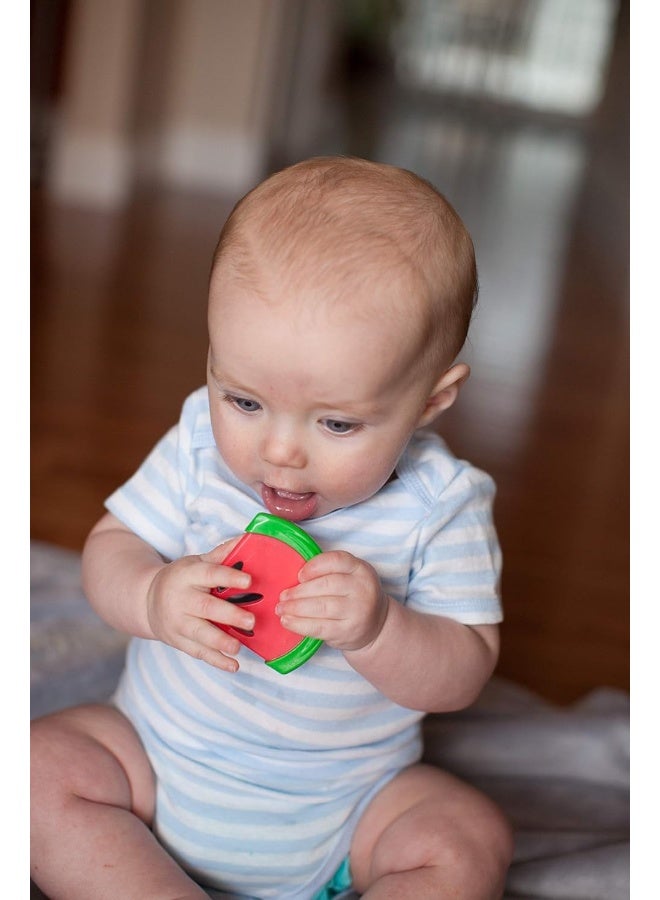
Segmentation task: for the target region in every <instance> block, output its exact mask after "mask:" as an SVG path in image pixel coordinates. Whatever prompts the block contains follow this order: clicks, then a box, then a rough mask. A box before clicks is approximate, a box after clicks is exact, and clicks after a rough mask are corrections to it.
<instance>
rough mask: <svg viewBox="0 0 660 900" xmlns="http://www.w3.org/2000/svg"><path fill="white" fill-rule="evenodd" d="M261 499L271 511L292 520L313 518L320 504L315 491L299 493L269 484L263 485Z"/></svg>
mask: <svg viewBox="0 0 660 900" xmlns="http://www.w3.org/2000/svg"><path fill="white" fill-rule="evenodd" d="M261 499H262V500H263V502H264V506H265V507H266V509H267V510H268V512H269V513H271V514H272V515H274V516H280V517H281V518H282V519H288V520H289V521H291V522H300V521H302V520H303V519H309V518H311V517H312V516H313V515H314V513H315V512H316V507H317V504H318V500H317V495H316V494H315V493H314V492H313V491H307V492H305V493H298V492H296V491H286V490H283V489H282V488H276V487H271V485H269V484H264V485H262V487H261Z"/></svg>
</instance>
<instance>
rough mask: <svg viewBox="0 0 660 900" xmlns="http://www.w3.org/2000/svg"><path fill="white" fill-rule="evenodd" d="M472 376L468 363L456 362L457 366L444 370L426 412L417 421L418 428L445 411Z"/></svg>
mask: <svg viewBox="0 0 660 900" xmlns="http://www.w3.org/2000/svg"><path fill="white" fill-rule="evenodd" d="M469 377H470V367H469V366H468V365H466V363H456V365H455V366H451V368H449V369H447V370H446V372H443V374H442V376H441V377H440V378H439V379H438V381H437V382H436V384H435V386H434V388H433V390H432V391H431V394H430V395H429V398H428V400H427V401H426V406H425V408H424V412H423V413H422V415H421V416H420V419H419V422H418V423H417V427H418V428H422V427H423V426H424V425H429V424H430V423H431V422H432V421H433V420H434V419H435V418H436V416H439V415H440V413H442V412H444V411H445V410H446V409H449V407H450V406H451V405H452V403H453V402H454V400H455V399H456V398H457V397H458V392H459V390H460V387H461V385H462V384H463V383H464V382H465V381H467V379H468V378H469Z"/></svg>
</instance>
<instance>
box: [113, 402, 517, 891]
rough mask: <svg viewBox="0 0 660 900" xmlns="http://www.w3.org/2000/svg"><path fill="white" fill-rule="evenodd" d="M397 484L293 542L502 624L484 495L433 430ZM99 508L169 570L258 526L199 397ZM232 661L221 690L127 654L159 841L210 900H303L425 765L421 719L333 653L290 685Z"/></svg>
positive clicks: (167, 660)
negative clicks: (344, 557)
mask: <svg viewBox="0 0 660 900" xmlns="http://www.w3.org/2000/svg"><path fill="white" fill-rule="evenodd" d="M396 476H397V477H396V478H393V479H391V480H390V481H389V482H388V483H387V484H386V485H385V486H384V487H383V488H382V490H381V491H379V492H378V493H377V494H376V495H375V496H373V497H371V498H370V499H369V500H366V501H364V502H362V503H359V504H356V505H355V506H352V507H349V508H346V509H340V510H337V511H335V512H333V513H330V514H328V515H325V516H322V517H319V518H316V519H309V520H306V521H305V522H304V523H302V524H303V527H304V528H305V530H306V531H307V532H308V533H309V534H310V535H311V537H313V538H314V540H315V541H316V542H317V543H318V544H319V545H320V546H321V547H322V549H323V550H333V549H344V550H348V551H350V552H351V553H353V554H355V555H356V556H359V557H361V558H362V559H365V560H366V561H368V562H369V563H371V565H372V566H374V568H375V569H376V570H377V572H378V574H379V576H380V578H381V582H382V584H383V588H384V590H385V591H386V592H387V593H388V594H389V595H390V596H391V597H393V598H394V599H395V600H397V601H398V602H400V603H404V604H406V605H408V606H410V607H411V608H414V609H416V610H420V611H422V612H426V613H431V614H434V615H443V616H448V617H450V618H453V619H456V620H458V621H460V622H464V623H466V624H486V623H495V622H499V621H500V620H501V617H502V616H501V606H500V601H499V593H498V582H499V573H500V551H499V545H498V542H497V537H496V535H495V530H494V527H493V523H492V501H493V495H494V485H493V482H492V480H491V479H490V478H489V477H488V476H487V475H485V474H484V473H483V472H480V471H479V470H477V469H475V468H474V467H472V466H470V465H469V464H467V463H465V462H463V461H460V460H457V459H456V458H455V457H454V456H452V455H451V453H450V452H449V451H448V449H447V448H446V446H445V445H444V443H443V442H442V440H441V439H440V438H439V437H438V436H437V435H435V434H433V433H431V432H427V431H419V432H417V433H416V434H415V435H414V436H413V438H412V440H411V441H410V443H409V445H408V447H407V448H406V451H405V452H404V454H403V456H402V458H401V459H400V461H399V464H398V466H397V469H396ZM106 506H107V508H108V510H109V511H110V512H112V513H113V514H114V515H115V516H116V517H117V518H118V519H120V520H121V521H122V522H123V523H124V524H125V525H126V526H127V527H129V528H130V529H131V530H132V531H134V532H135V533H136V534H138V535H139V536H140V537H141V538H142V539H143V540H145V541H147V542H148V543H149V544H150V545H152V546H153V547H154V548H155V549H156V550H157V551H158V552H159V553H160V554H161V555H162V556H163V557H165V558H166V559H176V558H178V557H180V556H184V555H188V554H199V553H205V552H208V551H209V550H211V549H212V548H213V547H215V546H217V545H218V544H220V543H222V542H223V541H226V540H228V539H229V538H232V537H235V536H236V535H238V534H240V533H242V532H243V529H244V528H245V526H246V524H247V523H248V522H249V521H250V520H251V519H252V517H253V516H254V515H255V514H256V513H257V512H259V511H260V510H262V504H261V501H260V498H259V496H258V495H257V494H256V493H255V492H254V491H253V490H252V489H251V488H248V487H246V486H245V485H244V484H242V483H241V482H240V481H238V480H237V479H236V478H235V476H234V475H233V474H232V473H231V471H230V470H229V469H228V468H227V467H226V465H225V464H224V462H223V460H222V458H221V457H220V455H219V453H218V451H217V449H216V447H215V442H214V440H213V434H212V430H211V422H210V416H209V408H208V400H207V391H206V388H205V387H204V388H200V389H199V390H198V391H196V392H195V393H194V394H192V395H191V396H190V397H189V398H188V399H187V400H186V402H185V404H184V406H183V410H182V414H181V419H180V421H179V423H178V424H177V425H176V426H175V427H174V428H172V429H171V430H170V431H169V432H168V433H167V434H166V435H165V437H164V438H163V439H162V440H161V441H160V443H159V444H157V446H156V447H155V448H154V450H153V451H152V453H151V454H150V455H149V456H148V457H147V459H146V460H145V462H144V463H143V465H142V466H141V468H140V469H139V470H138V472H137V473H136V474H135V475H134V476H133V477H132V478H131V479H130V480H129V481H128V482H127V483H126V484H125V485H123V486H122V487H121V488H119V490H117V491H116V492H115V493H114V494H113V495H112V496H111V497H110V498H109V499H108V500H107V502H106ZM239 662H240V669H239V671H238V673H237V674H231V673H227V672H223V671H220V670H218V669H215V668H213V667H211V666H209V665H207V664H205V663H203V662H200V661H199V660H195V659H193V658H192V657H189V656H188V655H186V654H184V653H182V652H180V651H178V650H175V649H173V648H171V647H169V646H167V645H165V644H162V643H160V642H158V641H147V640H142V639H138V638H133V640H132V641H131V643H130V645H129V649H128V653H127V660H126V666H125V670H124V673H123V675H122V678H121V681H120V684H119V687H118V689H117V692H116V694H115V698H114V702H115V703H116V705H117V706H118V707H119V709H121V710H122V711H123V712H124V713H125V715H127V716H128V718H129V719H130V720H131V721H132V723H133V725H134V726H135V728H136V729H137V731H138V733H139V735H140V737H141V739H142V741H143V744H144V747H145V750H146V752H147V754H148V756H149V759H150V761H151V764H152V766H153V768H154V771H155V773H156V779H157V801H156V816H155V822H154V831H155V833H156V835H157V836H158V838H159V840H160V841H161V843H162V844H163V845H164V846H165V847H166V848H167V850H168V851H169V852H170V853H171V855H172V856H173V857H174V858H175V859H176V860H178V861H179V863H180V864H181V865H182V866H183V867H184V868H185V869H186V870H187V871H188V872H189V873H190V874H191V875H192V877H194V878H195V879H196V880H197V881H198V882H199V883H200V884H201V885H202V886H204V887H205V888H206V889H207V890H213V891H214V892H217V893H214V896H236V895H238V896H243V897H257V898H264V900H266V898H281V900H284V898H286V900H310V898H313V897H314V896H315V894H316V893H317V892H318V891H319V890H321V889H322V888H323V887H324V885H326V884H327V882H328V881H329V880H330V879H331V878H332V876H333V874H334V873H335V872H336V871H337V869H338V867H339V866H340V864H341V863H342V861H343V860H344V859H345V858H346V856H347V854H348V852H349V849H350V845H351V839H352V835H353V832H354V830H355V826H356V824H357V822H358V820H359V818H360V816H361V815H362V813H363V811H364V809H365V807H366V806H367V804H368V803H369V802H370V800H371V799H372V798H373V796H374V795H375V794H376V793H377V792H378V791H379V790H380V789H381V788H382V787H383V785H384V784H385V783H386V782H387V781H389V780H390V779H391V778H392V777H393V776H394V775H396V774H397V773H398V772H399V771H400V770H401V769H403V768H404V767H406V766H409V765H411V764H412V763H415V762H416V761H418V760H419V759H420V756H421V753H422V744H421V725H420V723H421V719H422V717H423V713H421V712H418V711H415V710H409V709H405V708H403V707H401V706H398V705H397V704H395V703H393V702H391V701H390V700H388V699H387V698H386V697H385V696H383V695H382V694H381V693H380V692H379V691H377V690H376V689H375V688H373V687H372V686H371V685H370V684H369V682H367V681H366V680H365V679H364V678H362V677H361V676H360V675H358V674H357V673H356V672H355V671H354V670H353V669H352V668H351V667H350V666H349V665H348V663H347V662H346V661H345V659H344V656H343V654H342V653H341V651H339V650H334V649H332V648H330V647H328V646H326V645H324V646H323V647H322V648H321V649H320V650H319V651H318V652H317V653H316V654H315V656H313V657H312V659H310V660H309V661H308V662H307V663H306V664H305V665H304V666H302V667H301V668H299V669H297V670H295V671H294V672H291V673H289V674H287V675H281V674H279V673H278V672H276V671H273V670H272V669H270V668H269V667H268V666H266V665H265V664H264V662H263V660H261V658H259V657H257V656H256V655H255V654H253V653H251V652H250V651H249V650H247V649H246V648H242V649H241V651H240V655H239ZM411 665H414V660H411ZM420 677H423V673H420Z"/></svg>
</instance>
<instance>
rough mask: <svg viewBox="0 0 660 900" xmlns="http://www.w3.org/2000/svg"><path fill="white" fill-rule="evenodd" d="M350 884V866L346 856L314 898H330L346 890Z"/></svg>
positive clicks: (330, 899) (322, 899) (327, 899)
mask: <svg viewBox="0 0 660 900" xmlns="http://www.w3.org/2000/svg"><path fill="white" fill-rule="evenodd" d="M352 884H353V879H352V878H351V867H350V865H349V862H348V857H346V859H345V860H344V861H343V863H342V864H341V865H340V866H339V868H338V869H337V871H336V872H335V874H334V875H333V876H332V878H331V879H330V881H329V882H328V883H327V884H326V886H325V887H324V888H323V890H321V891H319V892H318V894H316V895H315V896H314V900H332V898H333V897H336V896H337V895H338V894H341V893H343V892H344V891H347V890H348V889H349V888H350V887H351V885H352Z"/></svg>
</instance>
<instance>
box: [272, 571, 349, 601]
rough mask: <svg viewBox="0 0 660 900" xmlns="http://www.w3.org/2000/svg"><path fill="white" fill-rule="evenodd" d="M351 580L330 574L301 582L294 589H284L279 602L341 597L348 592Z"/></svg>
mask: <svg viewBox="0 0 660 900" xmlns="http://www.w3.org/2000/svg"><path fill="white" fill-rule="evenodd" d="M350 586H351V580H350V578H349V577H347V576H346V575H343V574H337V573H336V572H331V573H329V574H327V575H319V576H318V577H316V578H314V579H312V580H309V581H302V582H301V583H300V584H297V585H295V587H290V588H286V589H285V590H283V591H282V593H281V594H280V600H281V601H282V602H284V603H288V602H290V601H293V600H305V599H307V598H311V597H337V596H339V597H342V596H346V595H347V594H348V593H349V591H350Z"/></svg>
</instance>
